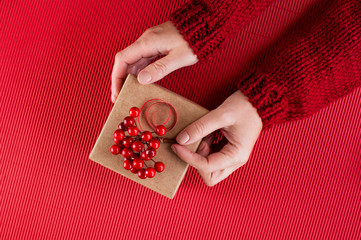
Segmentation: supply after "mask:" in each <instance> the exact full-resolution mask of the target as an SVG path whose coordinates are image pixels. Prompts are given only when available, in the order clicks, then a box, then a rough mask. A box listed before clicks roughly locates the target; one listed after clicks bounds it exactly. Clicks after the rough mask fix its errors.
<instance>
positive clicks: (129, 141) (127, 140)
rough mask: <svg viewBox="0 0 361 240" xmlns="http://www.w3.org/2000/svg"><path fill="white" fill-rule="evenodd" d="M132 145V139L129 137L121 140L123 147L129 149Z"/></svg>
mask: <svg viewBox="0 0 361 240" xmlns="http://www.w3.org/2000/svg"><path fill="white" fill-rule="evenodd" d="M132 143H133V138H131V137H126V138H124V139H123V145H124V147H127V148H130V147H132Z"/></svg>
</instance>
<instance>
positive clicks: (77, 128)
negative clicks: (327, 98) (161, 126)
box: [0, 0, 361, 239]
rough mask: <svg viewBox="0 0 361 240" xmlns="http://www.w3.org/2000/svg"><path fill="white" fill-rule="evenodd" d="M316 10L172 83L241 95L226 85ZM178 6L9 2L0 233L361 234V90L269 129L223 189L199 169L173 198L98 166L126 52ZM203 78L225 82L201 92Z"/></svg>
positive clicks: (237, 43)
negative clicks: (117, 64) (114, 74)
mask: <svg viewBox="0 0 361 240" xmlns="http://www.w3.org/2000/svg"><path fill="white" fill-rule="evenodd" d="M312 2H314V1H301V0H296V1H278V2H276V3H275V4H274V5H272V6H271V7H270V8H269V9H268V10H267V11H266V12H265V13H264V14H263V15H262V16H261V17H260V18H258V19H257V20H256V21H254V22H253V23H252V24H251V26H250V27H248V28H247V29H245V30H244V31H242V32H240V33H239V34H238V35H237V36H236V37H235V38H234V39H233V40H232V41H231V42H230V43H229V44H228V45H227V47H226V48H225V49H224V50H223V51H221V52H220V53H219V54H218V56H217V57H216V58H215V59H213V60H212V61H209V62H207V63H204V64H198V65H196V66H193V67H189V68H186V69H182V70H180V71H177V72H176V73H174V74H171V75H170V76H168V77H167V78H166V79H164V80H163V81H161V82H160V84H161V85H162V86H165V87H168V88H169V89H171V90H173V91H175V92H178V93H181V94H182V95H183V96H185V97H187V98H189V99H191V100H193V101H196V102H198V103H200V104H201V105H203V106H205V107H207V108H209V109H212V108H214V107H216V106H217V105H218V104H220V103H221V102H222V101H223V100H224V98H219V97H218V98H217V97H215V96H219V93H220V92H221V93H222V94H221V95H222V96H224V95H227V94H230V93H231V92H232V88H231V87H229V86H223V85H222V84H221V83H222V82H227V81H219V84H217V83H218V81H217V80H218V79H231V80H232V79H237V77H238V76H240V75H241V74H242V72H243V71H244V70H245V69H246V67H245V66H246V65H247V64H248V63H249V62H250V61H251V60H253V59H254V57H255V56H257V55H259V54H260V53H261V52H262V51H263V50H264V49H266V48H267V47H269V46H270V44H271V43H272V42H273V41H274V40H275V39H277V38H278V37H279V36H281V35H282V33H283V32H284V30H285V29H286V28H287V26H289V25H290V24H291V23H292V22H294V21H296V20H297V18H299V17H300V16H301V13H302V12H304V10H305V9H306V8H307V7H308V6H310V4H312ZM180 4H182V2H181V1H179V2H178V1H151V0H144V1H130V0H126V1H110V0H107V1H100V0H99V1H95V0H89V1H79V0H75V1H74V0H63V1H33V2H27V1H20V0H19V1H8V0H3V1H1V5H0V13H1V15H0V22H1V26H0V29H1V30H0V31H1V36H0V41H1V45H0V79H1V88H0V94H1V108H0V111H1V112H0V118H1V125H0V127H1V145H0V149H1V152H0V157H1V162H0V164H1V165H0V170H1V179H0V184H1V205H0V206H1V220H0V224H1V227H0V231H1V238H3V239H10V238H27V239H28V238H35V237H38V238H69V237H70V238H80V237H82V238H107V239H109V238H120V239H151V238H152V239H154V238H155V239H182V238H184V239H185V238H188V239H189V238H193V239H203V238H208V239H209V238H211V239H213V238H214V239H225V238H230V239H234V238H239V237H247V238H271V239H274V238H292V239H293V238H308V239H310V238H312V239H313V238H325V239H330V238H345V239H351V238H359V237H360V226H361V225H360V223H361V221H360V196H361V195H360V193H361V191H360V185H361V165H360V164H361V163H360V158H361V155H360V144H361V142H360V139H361V136H360V127H361V120H360V119H361V103H360V98H361V90H360V89H357V90H356V91H354V92H353V93H352V94H350V95H348V96H347V97H345V98H343V99H341V100H340V101H338V102H335V103H333V104H332V105H330V106H329V107H327V108H326V109H324V110H322V111H321V112H319V113H317V114H316V115H314V116H313V117H311V118H309V119H307V120H304V121H299V122H294V123H290V124H286V125H282V126H276V127H274V128H272V129H271V130H269V131H267V132H263V133H262V134H261V136H260V138H259V141H258V142H257V144H256V146H255V148H254V152H253V154H252V156H251V159H250V161H249V162H248V163H247V164H246V165H245V166H244V167H242V168H241V169H239V170H237V171H236V172H235V173H234V174H232V175H231V176H230V177H229V178H228V179H226V180H225V181H223V182H221V183H220V184H218V185H216V186H215V187H213V188H209V187H207V186H206V185H204V184H203V183H202V181H201V178H200V176H199V175H198V174H197V172H196V171H195V170H194V169H193V168H190V170H189V171H188V173H187V174H186V176H185V179H184V181H183V183H182V184H181V186H180V188H179V191H178V192H177V194H176V196H175V198H174V199H173V200H169V199H167V198H165V197H163V196H161V195H159V194H157V193H155V192H153V191H151V190H148V189H146V188H144V187H143V186H141V185H138V184H135V183H133V182H131V181H130V180H128V179H126V178H124V177H122V176H120V175H118V174H116V173H114V172H112V171H110V170H108V169H106V168H104V167H102V166H100V165H98V164H96V163H94V162H92V161H90V160H89V159H88V156H89V153H90V151H91V148H92V146H93V145H94V143H95V141H96V137H97V136H98V134H99V133H100V130H101V128H102V126H103V124H104V123H105V120H106V118H107V116H108V114H109V111H110V109H111V107H112V105H111V103H110V73H111V69H112V64H113V58H114V55H115V53H116V52H117V51H119V50H121V49H122V48H124V47H125V46H127V45H129V44H130V43H131V42H133V41H134V40H135V39H136V38H137V37H138V36H139V35H140V34H141V33H142V32H143V31H144V30H145V29H146V28H148V27H150V26H153V25H155V24H159V23H161V22H163V21H165V20H166V19H167V17H168V15H169V14H170V12H171V11H172V10H174V9H176V8H177V7H178V6H180ZM176 80H179V81H178V82H180V83H182V84H181V85H182V86H183V90H182V91H180V90H178V89H180V86H177V85H174V84H173V85H171V84H170V83H171V82H172V81H176ZM204 80H207V81H210V82H213V83H214V84H211V86H209V89H207V91H203V92H202V93H199V91H198V90H197V81H204ZM185 86H186V87H185ZM184 89H186V90H184Z"/></svg>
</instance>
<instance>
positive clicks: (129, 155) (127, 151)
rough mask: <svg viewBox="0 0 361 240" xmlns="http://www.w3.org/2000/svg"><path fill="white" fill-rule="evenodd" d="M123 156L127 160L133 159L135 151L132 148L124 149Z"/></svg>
mask: <svg viewBox="0 0 361 240" xmlns="http://www.w3.org/2000/svg"><path fill="white" fill-rule="evenodd" d="M122 155H123V157H125V158H128V157H131V156H132V155H133V151H132V150H131V149H130V148H123V150H122Z"/></svg>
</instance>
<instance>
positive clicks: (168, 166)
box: [89, 75, 208, 199]
mask: <svg viewBox="0 0 361 240" xmlns="http://www.w3.org/2000/svg"><path fill="white" fill-rule="evenodd" d="M154 98H159V99H162V100H164V101H166V102H167V103H169V104H171V105H172V106H173V107H174V108H175V110H176V112H177V121H176V124H175V126H174V128H173V129H171V130H170V131H169V132H167V133H166V134H165V136H163V137H164V138H168V139H174V138H175V137H176V136H177V134H178V133H179V132H180V131H181V130H183V129H184V128H185V127H186V126H188V125H189V124H190V123H192V122H194V121H195V120H197V119H199V118H200V117H202V116H204V115H205V114H206V113H207V112H208V110H207V109H205V108H203V107H201V106H199V105H197V104H196V103H194V102H192V101H190V100H188V99H186V98H184V97H182V96H180V95H178V94H175V93H173V92H171V91H169V90H167V89H165V88H163V87H161V86H159V85H156V84H150V85H141V84H139V83H138V81H137V79H136V77H135V76H133V75H128V77H127V79H126V81H125V83H124V85H123V87H122V89H121V91H120V93H119V96H118V99H117V100H116V102H115V104H114V106H113V109H112V110H111V112H110V114H109V117H108V119H107V121H106V123H105V125H104V127H103V129H102V131H101V133H100V135H99V137H98V139H97V141H96V143H95V145H94V147H93V150H92V152H91V153H90V156H89V158H90V159H91V160H93V161H94V162H97V163H99V164H101V165H103V166H104V167H107V168H109V169H111V170H113V171H115V172H117V173H119V174H121V175H123V176H124V177H127V178H129V179H131V180H133V181H135V182H137V183H139V184H142V185H143V186H145V187H147V188H149V189H152V190H153V191H155V192H158V193H160V194H162V195H164V196H166V197H168V198H171V199H172V198H173V197H174V195H175V193H176V191H177V189H178V187H179V185H180V183H181V182H182V180H183V177H184V175H185V173H186V171H187V169H188V164H187V163H186V162H184V161H183V160H181V159H180V158H178V157H177V155H175V154H174V153H173V151H172V149H171V148H170V146H171V143H161V144H160V147H159V149H157V155H156V156H155V157H154V158H153V159H154V160H155V161H161V162H163V163H164V164H165V170H164V171H163V172H161V173H158V172H157V173H156V175H155V177H154V178H147V179H140V178H139V177H138V175H137V174H134V173H131V172H130V171H128V170H125V169H124V168H123V157H122V155H121V154H119V155H113V154H112V153H111V152H110V147H111V146H112V145H113V144H114V142H113V133H114V131H115V130H116V129H117V128H118V125H119V123H120V122H122V121H123V119H124V117H126V116H128V115H129V109H130V108H131V107H133V106H136V107H138V108H141V106H142V105H143V104H144V103H145V102H146V101H148V100H150V99H154ZM149 110H152V111H149V112H148V116H150V117H149V118H150V119H151V120H152V122H154V123H155V122H164V120H165V119H167V118H168V116H169V110H170V109H169V107H168V106H167V105H165V104H156V105H154V106H153V107H152V108H151V109H149ZM144 116H145V114H144V111H142V115H141V117H140V118H139V120H140V124H141V127H142V129H143V130H144V131H145V130H150V131H152V130H151V128H150V126H149V125H148V124H147V122H146V119H145V117H144ZM154 117H156V118H154ZM174 120H175V114H172V115H171V119H170V120H169V122H172V121H173V122H174ZM136 122H137V121H136ZM137 124H138V122H137ZM167 125H169V124H167ZM167 125H166V126H167ZM153 136H155V134H153ZM199 143H200V141H199V142H197V143H194V144H191V145H189V146H187V147H188V148H189V149H190V150H191V151H193V152H195V151H196V149H197V148H198V145H199ZM145 163H146V164H147V165H148V167H153V162H152V161H145Z"/></svg>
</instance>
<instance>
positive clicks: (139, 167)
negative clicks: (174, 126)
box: [110, 107, 167, 179]
mask: <svg viewBox="0 0 361 240" xmlns="http://www.w3.org/2000/svg"><path fill="white" fill-rule="evenodd" d="M139 115H140V110H139V109H138V108H137V107H132V108H131V109H130V110H129V116H127V117H125V118H124V120H123V122H121V123H120V124H119V126H118V129H117V130H115V132H114V138H113V141H114V143H115V144H114V145H112V146H111V147H110V152H111V153H112V154H115V155H116V154H121V155H123V157H124V162H123V167H124V168H125V169H126V170H130V171H131V172H132V173H135V174H138V177H139V178H141V179H145V178H147V177H148V178H153V177H154V176H155V174H156V172H163V171H164V167H165V166H164V163H162V162H155V161H154V160H153V158H154V157H155V155H156V154H157V150H156V149H158V148H159V146H160V138H158V137H153V135H152V132H149V131H144V132H141V131H140V130H139V128H138V127H137V126H136V122H135V118H137V117H139ZM166 132H167V129H166V128H165V127H164V126H163V125H159V126H157V127H156V128H155V133H156V134H157V135H159V136H163V135H164V134H166ZM127 133H128V134H127ZM127 135H128V136H127ZM150 160H151V161H153V162H154V167H148V166H147V165H146V164H145V162H144V161H150ZM144 166H145V168H144Z"/></svg>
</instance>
